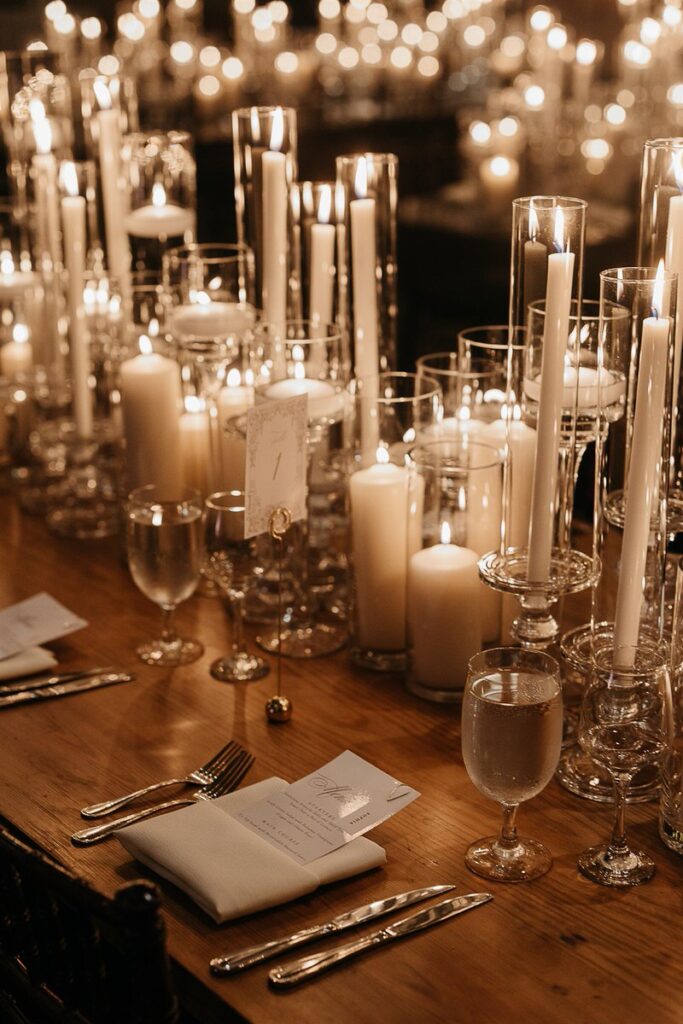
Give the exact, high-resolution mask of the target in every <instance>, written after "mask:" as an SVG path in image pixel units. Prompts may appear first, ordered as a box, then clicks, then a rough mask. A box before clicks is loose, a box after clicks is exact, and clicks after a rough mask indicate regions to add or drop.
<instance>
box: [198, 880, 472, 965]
mask: <svg viewBox="0 0 683 1024" xmlns="http://www.w3.org/2000/svg"><path fill="white" fill-rule="evenodd" d="M452 889H455V886H454V885H428V886H427V887H426V888H425V889H411V891H410V892H402V893H401V894H400V895H399V896H389V897H388V898H387V899H385V900H375V901H374V903H366V904H365V905H364V906H362V907H356V908H355V910H348V911H347V912H346V913H345V914H339V915H338V916H337V917H333V918H332V920H331V921H326V922H325V923H324V924H315V925H313V926H312V927H311V928H304V929H303V931H300V932H294V934H293V935H287V936H285V938H283V939H273V941H272V942H262V943H260V944H259V945H258V946H250V947H249V948H248V949H240V950H238V951H237V952H236V953H231V954H230V955H229V956H217V957H214V959H213V960H211V962H210V967H211V970H212V972H213V973H214V974H235V973H236V972H237V971H241V970H244V968H245V967H251V966H252V965H253V964H258V963H261V961H263V960H270V958H271V957H273V956H277V955H278V953H284V952H285V950H288V949H294V947H295V946H302V945H303V944H304V943H305V942H313V941H314V940H315V939H322V938H324V936H326V935H332V934H333V933H336V932H343V931H345V930H346V929H347V928H353V927H354V926H355V925H358V924H363V922H365V921H373V920H374V919H375V918H376V917H382V916H383V915H384V914H390V913H391V912H392V911H393V910H398V908H399V907H409V906H411V905H412V904H413V903H419V902H420V901H421V900H428V899H429V898H430V896H440V895H441V894H442V893H444V892H451V890H452Z"/></svg>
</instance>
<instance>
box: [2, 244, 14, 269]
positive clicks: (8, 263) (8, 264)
mask: <svg viewBox="0 0 683 1024" xmlns="http://www.w3.org/2000/svg"><path fill="white" fill-rule="evenodd" d="M13 273H14V257H13V256H12V253H11V252H9V251H8V250H7V249H3V250H2V252H0V274H2V275H5V274H13Z"/></svg>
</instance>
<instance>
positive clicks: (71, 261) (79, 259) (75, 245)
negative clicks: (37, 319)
mask: <svg viewBox="0 0 683 1024" xmlns="http://www.w3.org/2000/svg"><path fill="white" fill-rule="evenodd" d="M62 182H63V184H64V187H65V188H66V189H67V190H68V191H69V192H70V195H68V196H65V197H64V198H63V199H62V204H61V207H62V226H63V229H64V263H65V266H66V270H67V280H68V310H69V343H70V356H71V387H72V389H73V407H74V419H75V421H76V433H77V435H78V437H79V438H81V439H85V438H89V437H91V436H92V430H93V409H92V400H91V395H90V387H89V377H90V352H89V343H88V336H87V333H86V329H85V322H84V318H83V283H84V277H85V199H84V197H83V196H79V195H78V194H77V193H78V181H77V179H76V169H75V167H74V166H73V164H64V165H63V168H62Z"/></svg>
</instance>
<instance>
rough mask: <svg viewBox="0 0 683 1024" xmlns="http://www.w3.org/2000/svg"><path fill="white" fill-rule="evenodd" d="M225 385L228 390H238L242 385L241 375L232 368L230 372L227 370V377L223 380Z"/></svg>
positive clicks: (235, 368)
mask: <svg viewBox="0 0 683 1024" xmlns="http://www.w3.org/2000/svg"><path fill="white" fill-rule="evenodd" d="M225 383H226V384H227V386H228V387H229V388H238V387H239V386H240V384H241V383H242V374H241V373H240V371H239V370H238V369H237V367H236V366H233V368H232V369H231V370H228V376H227V377H226V378H225Z"/></svg>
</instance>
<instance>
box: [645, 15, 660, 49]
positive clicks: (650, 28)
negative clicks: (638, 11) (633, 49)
mask: <svg viewBox="0 0 683 1024" xmlns="http://www.w3.org/2000/svg"><path fill="white" fill-rule="evenodd" d="M661 34H662V26H661V25H660V24H659V22H658V21H656V20H655V19H654V18H643V20H642V21H641V23H640V39H641V42H643V43H645V44H646V45H647V46H652V45H653V44H654V43H656V42H657V40H658V39H659V37H660V36H661Z"/></svg>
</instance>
